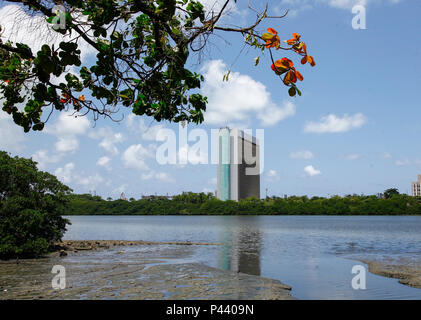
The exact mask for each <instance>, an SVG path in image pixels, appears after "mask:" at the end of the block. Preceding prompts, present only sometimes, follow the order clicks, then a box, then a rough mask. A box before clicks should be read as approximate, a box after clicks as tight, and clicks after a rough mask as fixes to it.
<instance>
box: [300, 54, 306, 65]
mask: <svg viewBox="0 0 421 320" xmlns="http://www.w3.org/2000/svg"><path fill="white" fill-rule="evenodd" d="M306 63H307V56H305V57H303V58H302V59H301V64H306Z"/></svg>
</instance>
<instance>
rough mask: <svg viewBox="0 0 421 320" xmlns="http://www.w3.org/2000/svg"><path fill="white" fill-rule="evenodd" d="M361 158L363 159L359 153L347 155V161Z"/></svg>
mask: <svg viewBox="0 0 421 320" xmlns="http://www.w3.org/2000/svg"><path fill="white" fill-rule="evenodd" d="M359 158H361V155H360V154H358V153H350V154H347V155H345V159H346V160H351V161H352V160H357V159H359Z"/></svg>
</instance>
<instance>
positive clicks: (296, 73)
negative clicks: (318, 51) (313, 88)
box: [295, 70, 304, 81]
mask: <svg viewBox="0 0 421 320" xmlns="http://www.w3.org/2000/svg"><path fill="white" fill-rule="evenodd" d="M295 75H296V76H297V79H298V80H300V81H303V80H304V77H303V75H302V74H301V73H300V72H298V71H297V70H295Z"/></svg>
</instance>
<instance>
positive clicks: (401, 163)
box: [395, 159, 411, 167]
mask: <svg viewBox="0 0 421 320" xmlns="http://www.w3.org/2000/svg"><path fill="white" fill-rule="evenodd" d="M410 164H411V161H409V160H408V159H404V160H396V161H395V165H397V166H398V167H403V166H409V165H410Z"/></svg>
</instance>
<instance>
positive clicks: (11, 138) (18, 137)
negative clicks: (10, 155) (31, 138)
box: [0, 110, 25, 152]
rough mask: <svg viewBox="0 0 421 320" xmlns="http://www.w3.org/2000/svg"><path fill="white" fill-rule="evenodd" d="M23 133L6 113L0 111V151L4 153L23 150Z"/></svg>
mask: <svg viewBox="0 0 421 320" xmlns="http://www.w3.org/2000/svg"><path fill="white" fill-rule="evenodd" d="M24 141H25V133H24V132H23V128H21V127H19V126H18V125H17V124H15V123H14V122H13V120H12V117H11V116H9V115H8V114H7V113H6V112H4V111H2V110H0V149H1V150H4V151H9V152H11V151H20V150H22V149H23V147H24V145H23V142H24Z"/></svg>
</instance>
